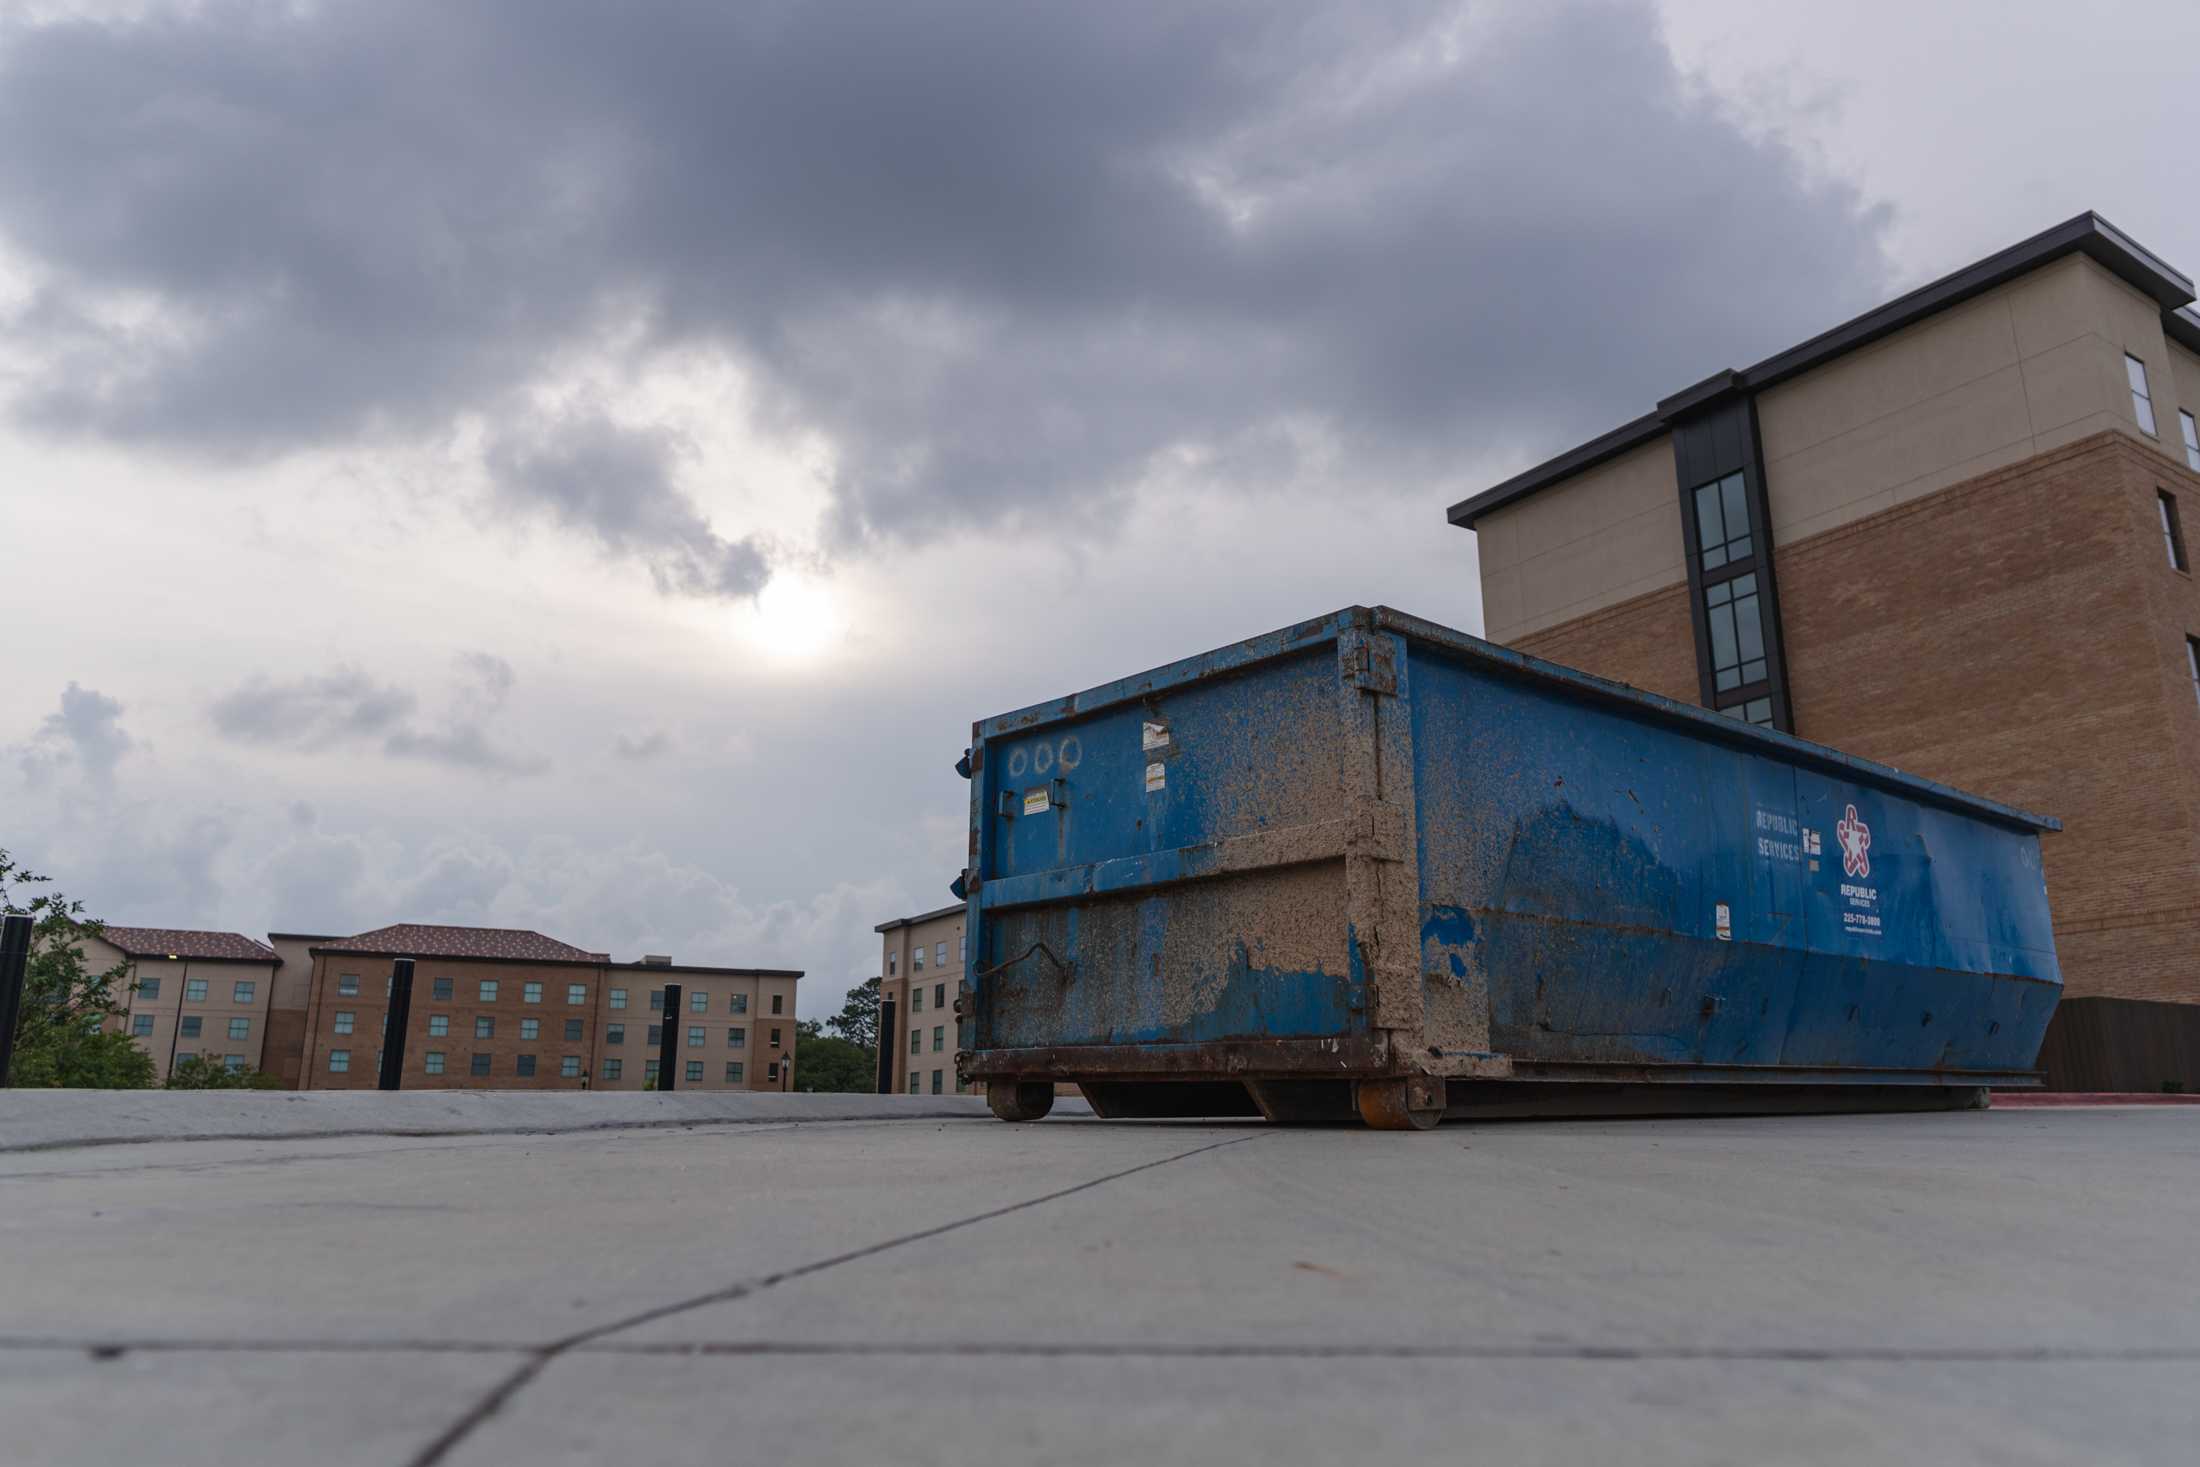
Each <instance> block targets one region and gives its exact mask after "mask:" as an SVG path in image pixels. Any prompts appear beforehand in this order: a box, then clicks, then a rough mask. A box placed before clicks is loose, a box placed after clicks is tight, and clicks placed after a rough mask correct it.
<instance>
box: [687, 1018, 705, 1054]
mask: <svg viewBox="0 0 2200 1467" xmlns="http://www.w3.org/2000/svg"><path fill="white" fill-rule="evenodd" d="M702 1047H703V1026H702V1025H701V1024H690V1025H688V1048H689V1049H701V1048H702Z"/></svg>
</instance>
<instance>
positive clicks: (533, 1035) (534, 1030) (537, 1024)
mask: <svg viewBox="0 0 2200 1467" xmlns="http://www.w3.org/2000/svg"><path fill="white" fill-rule="evenodd" d="M519 1037H520V1038H522V1039H540V1038H541V1037H542V1020H540V1019H522V1020H520V1021H519Z"/></svg>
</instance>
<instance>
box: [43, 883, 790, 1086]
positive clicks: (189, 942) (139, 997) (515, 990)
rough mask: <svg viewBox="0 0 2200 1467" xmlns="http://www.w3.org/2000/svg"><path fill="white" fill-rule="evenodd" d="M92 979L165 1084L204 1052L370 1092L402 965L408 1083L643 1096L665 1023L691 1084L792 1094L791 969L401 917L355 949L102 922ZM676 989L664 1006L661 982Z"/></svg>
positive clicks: (92, 950)
mask: <svg viewBox="0 0 2200 1467" xmlns="http://www.w3.org/2000/svg"><path fill="white" fill-rule="evenodd" d="M86 947H87V953H86V956H87V958H88V959H89V960H90V961H91V963H92V964H93V966H95V967H96V968H101V969H104V968H108V967H112V966H114V965H115V964H117V963H122V964H125V965H126V967H127V975H126V982H125V983H124V984H123V985H122V989H121V991H122V993H123V996H124V997H125V1000H126V1002H127V1004H128V1012H127V1013H126V1014H125V1015H124V1016H123V1017H122V1019H121V1020H120V1021H119V1022H120V1023H121V1024H122V1025H123V1026H124V1027H125V1028H126V1029H127V1030H128V1032H130V1033H131V1034H132V1035H134V1036H136V1037H137V1039H138V1040H139V1042H140V1043H142V1044H143V1045H144V1046H145V1047H146V1049H147V1050H148V1051H149V1052H150V1053H151V1054H152V1055H153V1058H154V1063H155V1066H156V1068H157V1069H158V1072H159V1073H160V1074H161V1075H162V1076H163V1077H165V1076H166V1075H167V1073H168V1070H169V1068H170V1066H171V1065H172V1064H173V1063H174V1062H175V1061H176V1060H177V1059H179V1058H181V1057H183V1056H185V1055H191V1054H204V1055H207V1056H209V1057H211V1058H215V1059H218V1060H220V1061H222V1062H224V1063H226V1064H228V1065H229V1066H230V1067H231V1068H233V1069H257V1070H264V1071H266V1072H267V1073H269V1074H272V1075H274V1076H275V1077H276V1078H277V1079H278V1080H279V1081H280V1082H281V1083H282V1084H283V1085H284V1086H286V1087H287V1088H290V1089H298V1090H343V1089H354V1090H357V1089H372V1088H374V1086H375V1084H376V1082H377V1079H378V1076H379V1074H380V1071H381V1055H382V1043H383V1036H382V1031H383V1024H384V1021H385V1018H386V1016H387V1013H388V1007H389V988H390V975H391V972H392V964H393V962H394V961H395V960H396V959H397V958H400V957H409V958H412V959H413V960H414V977H413V998H412V1012H411V1019H410V1024H409V1028H410V1032H409V1033H408V1035H407V1037H406V1045H405V1074H404V1080H403V1083H404V1086H405V1088H406V1089H420V1090H432V1089H499V1090H518V1089H546V1090H557V1089H566V1090H587V1089H595V1090H639V1089H641V1088H643V1087H644V1086H646V1085H650V1084H652V1083H654V1081H655V1080H656V1078H657V1060H658V1052H659V1051H658V1045H659V1041H660V1038H661V1036H662V1029H661V1026H662V1025H664V1024H665V1023H667V1022H670V1023H672V1024H673V1025H674V1026H675V1033H674V1041H675V1045H676V1053H677V1059H676V1061H675V1063H677V1064H678V1065H679V1066H680V1072H679V1074H678V1075H676V1076H675V1077H674V1083H675V1084H676V1085H677V1086H678V1087H679V1088H681V1089H696V1090H787V1089H792V1088H793V1086H794V1044H795V1031H794V1023H795V985H796V983H797V982H798V981H799V980H800V979H801V977H802V974H801V973H800V972H798V971H794V970H790V969H780V968H716V967H697V966H693V965H690V964H680V963H674V962H673V961H672V960H671V959H670V958H665V957H647V958H644V959H642V960H641V961H640V962H635V963H615V962H612V961H611V960H610V958H609V956H608V955H607V954H604V953H591V952H587V951H585V950H583V949H581V948H577V947H573V946H571V945H569V944H567V943H562V942H559V941H557V940H556V939H554V938H549V937H545V936H543V935H542V934H541V933H539V932H528V931H522V930H514V929H507V928H488V927H442V926H424V925H419V924H414V923H401V924H399V925H396V926H392V927H382V928H377V929H375V930H374V931H372V932H363V933H359V934H357V935H355V936H351V937H333V936H316V935H312V934H307V933H272V934H270V936H269V940H268V941H267V942H266V943H260V942H256V941H254V940H253V939H251V938H248V937H245V936H243V935H241V934H238V933H231V932H195V931H180V930H172V929H165V928H142V927H108V928H106V929H105V930H104V933H103V935H102V937H100V938H98V939H93V940H92V941H91V942H88V943H87V944H86ZM668 983H677V984H678V985H680V988H681V996H680V1004H679V1009H678V1011H677V1012H676V1013H674V1014H671V1015H667V1014H666V1013H665V1012H664V1001H665V986H666V985H667V984H668Z"/></svg>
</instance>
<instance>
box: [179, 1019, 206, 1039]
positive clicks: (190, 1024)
mask: <svg viewBox="0 0 2200 1467" xmlns="http://www.w3.org/2000/svg"><path fill="white" fill-rule="evenodd" d="M205 1022H206V1021H205V1020H204V1019H202V1018H200V1017H199V1016H198V1015H197V1014H191V1015H188V1016H186V1017H185V1019H184V1021H183V1028H182V1029H181V1030H180V1031H178V1032H179V1033H181V1034H182V1036H183V1037H184V1038H186V1039H196V1038H198V1037H199V1026H200V1025H201V1024H203V1023H205Z"/></svg>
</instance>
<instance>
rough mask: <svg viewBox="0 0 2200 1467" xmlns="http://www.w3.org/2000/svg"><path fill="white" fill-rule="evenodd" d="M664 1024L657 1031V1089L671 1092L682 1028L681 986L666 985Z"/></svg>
mask: <svg viewBox="0 0 2200 1467" xmlns="http://www.w3.org/2000/svg"><path fill="white" fill-rule="evenodd" d="M663 1018H664V1023H663V1024H662V1025H661V1026H660V1027H659V1028H658V1030H657V1088H658V1089H659V1090H670V1089H672V1088H673V1084H672V1066H673V1056H674V1054H675V1052H676V1051H677V1049H678V1046H677V1045H676V1044H675V1043H674V1039H675V1038H676V1036H677V1034H678V1032H679V1026H680V985H679V984H677V983H667V984H666V985H665V1011H664V1015H663Z"/></svg>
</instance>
